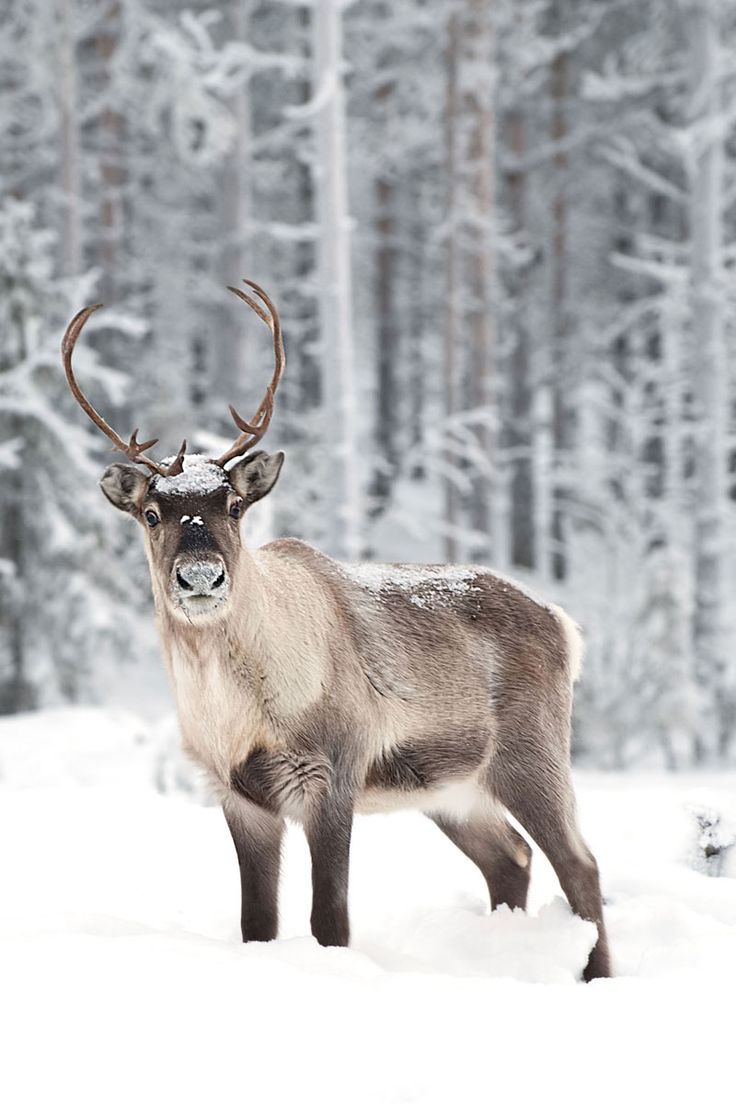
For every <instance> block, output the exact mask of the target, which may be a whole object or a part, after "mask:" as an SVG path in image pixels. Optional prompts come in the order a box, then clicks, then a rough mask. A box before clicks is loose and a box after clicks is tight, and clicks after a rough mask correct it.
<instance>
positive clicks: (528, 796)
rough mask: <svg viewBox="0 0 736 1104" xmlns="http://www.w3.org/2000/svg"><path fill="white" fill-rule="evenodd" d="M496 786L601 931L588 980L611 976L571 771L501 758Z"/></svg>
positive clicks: (593, 867) (576, 907)
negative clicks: (579, 822) (562, 771)
mask: <svg viewBox="0 0 736 1104" xmlns="http://www.w3.org/2000/svg"><path fill="white" fill-rule="evenodd" d="M519 746H520V744H518V743H517V745H516V748H517V749H518V748H519ZM492 788H493V793H494V796H495V797H497V798H498V800H499V801H501V802H502V803H503V804H504V805H505V806H506V808H507V809H508V810H509V812H510V813H511V814H512V815H513V816H514V817H516V819H517V820H518V821H519V824H521V826H522V827H523V828H524V829H525V830H526V831H527V832H528V833H529V835H530V836H531V837H532V839H533V840H534V841H535V842H536V843H537V844H538V845H539V847H540V848H541V849H542V851H543V852H544V853H545V855H546V856H547V858H548V859H549V861H550V863H551V864H552V866H553V868H554V871H555V874H556V875H557V877H558V879H559V882H560V886H561V887H562V891H563V893H564V894H565V896H566V897H567V899H568V901H569V902H570V907H571V908H572V910H573V912H575V913H577V915H578V916H581V917H582V918H583V919H584V920H592V921H593V923H594V924H595V925H596V927H597V929H598V942H597V943H596V945H595V947H594V948H593V950H592V951H591V953H590V958H589V959H588V964H587V966H586V967H585V970H584V971H583V978H584V979H585V981H591V980H592V979H593V978H600V977H610V972H611V967H610V961H609V953H608V940H607V937H606V929H605V924H604V921H603V899H602V897H601V889H600V881H599V877H598V865H597V863H596V861H595V859H594V857H593V855H592V854H591V852H590V850H589V849H588V847H587V845H586V843H585V840H584V839H583V837H582V835H581V834H580V829H579V828H578V824H577V817H576V814H575V800H574V796H573V789H572V780H571V778H570V775H569V769H567V768H566V769H565V771H564V773H563V774H561V773H560V770H559V765H558V764H554V763H550V762H547V763H545V762H543V761H542V762H540V761H539V760H537V762H536V764H534V765H530V764H525V763H522V762H520V761H519V757H518V756H516V759H515V762H514V764H513V766H512V767H510V768H509V767H508V765H506V764H505V763H502V762H500V760H497V761H496V763H495V764H494V773H493V779H492Z"/></svg>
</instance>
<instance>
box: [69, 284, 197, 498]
mask: <svg viewBox="0 0 736 1104" xmlns="http://www.w3.org/2000/svg"><path fill="white" fill-rule="evenodd" d="M101 306H102V303H95V304H94V306H92V307H85V308H84V310H81V311H79V313H78V314H75V315H74V318H72V320H71V322H70V323H69V325H68V326H67V328H66V333H65V334H64V338H63V340H62V342H61V355H62V359H63V361H64V371H65V372H66V378H67V383H68V384H69V387H70V388H71V392H72V395H73V396H74V398H75V399H76V400H77V402H78V403H79V405H80V406H81V408H82V410H83V411H84V412H85V414H86V415H87V416H88V417H89V418H91V419H92V421H93V422H94V423H95V425H96V426H97V427H98V428H99V429H101V430H102V432H103V433H104V434H106V436H108V437H109V438H110V440H111V441H112V443H113V444H114V446H115V448H117V449H120V451H121V452H124V453H125V455H126V456H127V457H128V459H129V460H132V461H133V463H134V464H145V466H146V467H147V468H149V469H150V471H152V472H155V473H156V475H161V476H164V477H166V476H169V475H180V474H181V473H182V471H183V470H184V453H185V451H186V447H187V443H186V441H183V442H182V445H181V448H180V449H179V452H178V454H177V456H176V459H175V460H174V462H173V463H172V464H170V465H169V466H168V467H165V466H164V465H163V464H157V463H156V462H155V461H154V460H151V459H150V458H149V457H148V456H144V455H143V453H144V452H145V451H146V450H147V449H150V448H153V446H154V445H155V444H157V443H158V437H155V438H154V439H153V440H152V441H143V442H139V441H138V430H137V429H134V430H133V432H132V433H131V435H130V441H129V442H128V443H127V445H126V443H125V441H124V440H123V439H122V437H119V436H118V435H117V433H116V432H115V430H114V429H113V428H112V426H109V425H108V424H107V422H106V421H105V419H104V418H103V417H102V415H101V414H99V413H98V412H97V411H96V410H95V408H94V407H93V406H92V403H91V402H90V401H89V399H87V398H86V396H85V395H83V393H82V391H81V389H80V387H79V384H78V383H77V380H76V377H75V375H74V370H73V368H72V353H73V352H74V346H75V345H76V343H77V338H78V337H79V335H80V333H81V332H82V330H83V328H84V325H85V323H86V321H87V319H88V318H89V316H90V315H91V314H94V312H95V311H97V310H99V309H100V307H101Z"/></svg>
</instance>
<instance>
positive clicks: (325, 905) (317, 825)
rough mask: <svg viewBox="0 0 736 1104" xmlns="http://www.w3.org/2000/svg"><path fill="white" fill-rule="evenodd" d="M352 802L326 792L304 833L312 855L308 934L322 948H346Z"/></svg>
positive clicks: (347, 940) (334, 792)
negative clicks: (310, 907) (310, 928)
mask: <svg viewBox="0 0 736 1104" xmlns="http://www.w3.org/2000/svg"><path fill="white" fill-rule="evenodd" d="M352 828H353V802H352V799H351V797H350V796H349V795H348V794H347V793H344V792H342V791H339V790H333V789H332V788H330V790H329V791H328V792H327V793H326V794H324V795H323V796H322V797H321V798H320V800H319V802H316V803H315V805H314V806H313V808H312V809H311V810H310V812H309V815H308V816H307V817H306V819H305V825H304V830H305V832H306V836H307V843H308V844H309V852H310V854H311V856H312V917H311V920H312V935H313V936H314V937H315V939H316V940H317V942H318V943H321V944H322V946H323V947H347V945H348V942H349V940H350V925H349V921H348V872H349V865H350V836H351V833H352Z"/></svg>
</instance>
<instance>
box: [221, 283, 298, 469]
mask: <svg viewBox="0 0 736 1104" xmlns="http://www.w3.org/2000/svg"><path fill="white" fill-rule="evenodd" d="M243 283H244V284H247V285H248V287H251V288H253V291H254V292H255V293H256V295H257V296H258V298H259V299H260V300H261V301H262V302H263V303H265V305H266V307H267V308H268V311H269V314H270V317H269V314H266V312H265V311H264V309H263V307H261V305H260V303H257V302H256V301H255V299H253V298H252V296H250V295H248V294H247V293H246V292H245V291H241V290H240V289H239V288H234V287H228V289H227V290H228V291H231V292H232V293H233V295H237V297H238V299H242V300H243V302H244V303H247V304H248V306H249V307H250V308H251V310H254V311H255V313H256V314H257V315H258V317H259V318H260V319H261V320H262V321H263V322H265V323H266V325H267V326H268V328H269V330H270V331H271V334H272V335H273V355H274V369H273V375H272V377H271V382H270V383H269V385H268V387H267V388H266V394H265V395H264V396H263V399H262V400H261V405H260V406H259V407H258V410H257V411H256V413H255V415H254V417H253V419H252V421H250V422H246V421H245V420H244V419H243V418H241V416H240V415H239V414H238V412H237V410H236V409H235V407H234V406H230V407H229V408H228V409H229V410H230V414H231V416H232V419H233V421H234V422H235V425H236V426H237V427H238V429H239V430H240V431H241V433H240V436H239V437H238V438H237V440H235V441H234V442H233V444H232V445H231V446H230V448H229V449H228V450H227V452H226V453H225V454H224V455H223V456H221V457H220V458H219V460H215V461H213V463H215V464H218V465H219V466H220V467H221V468H223V467H224V466H225V464H227V463H229V461H230V460H234V459H235V457H236V456H243V455H244V454H245V453H246V452H248V450H249V449H252V448H253V445H255V444H257V443H258V441H260V439H261V438H262V437H263V435H264V433H265V432H266V430H267V429H268V426H269V423H270V421H271V416H272V414H273V402H274V396H275V394H276V388H277V387H278V385H279V382H280V380H281V376H282V375H283V371H284V368H285V366H286V354H285V352H284V341H283V337H282V334H281V320H280V319H279V312H278V311H277V310H276V307H275V306H274V304H273V302H272V301H271V299H270V298H269V296H268V295H267V294H266V292H265V291H264V290H263V288H262V287H259V286H258V284H255V283H254V282H253V281H252V280H245V279H244V280H243Z"/></svg>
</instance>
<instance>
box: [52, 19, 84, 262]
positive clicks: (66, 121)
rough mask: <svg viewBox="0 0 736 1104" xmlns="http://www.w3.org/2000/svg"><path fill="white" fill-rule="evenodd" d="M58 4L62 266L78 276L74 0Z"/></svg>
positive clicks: (78, 212)
mask: <svg viewBox="0 0 736 1104" xmlns="http://www.w3.org/2000/svg"><path fill="white" fill-rule="evenodd" d="M57 3H58V21H59V37H58V43H59V46H58V51H59V52H58V72H59V81H58V88H59V114H60V139H61V168H60V176H61V193H62V203H63V209H62V217H61V265H62V271H63V273H64V275H66V276H70V275H75V274H77V273H79V272H80V271H81V267H82V234H81V212H80V205H81V199H82V197H81V175H80V159H79V124H78V120H77V114H78V107H77V63H76V51H75V46H76V38H75V33H74V30H75V29H74V19H73V15H74V12H73V6H72V3H71V0H57Z"/></svg>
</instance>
